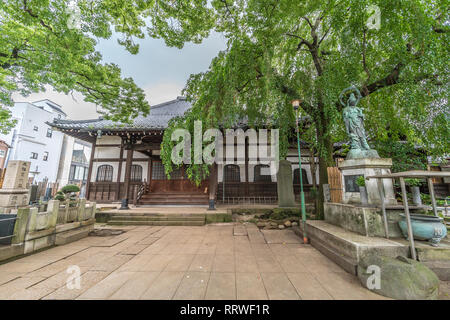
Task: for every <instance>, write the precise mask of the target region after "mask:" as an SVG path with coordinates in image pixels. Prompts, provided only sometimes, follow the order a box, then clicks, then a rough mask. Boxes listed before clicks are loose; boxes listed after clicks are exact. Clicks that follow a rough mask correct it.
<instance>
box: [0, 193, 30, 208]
mask: <svg viewBox="0 0 450 320" xmlns="http://www.w3.org/2000/svg"><path fill="white" fill-rule="evenodd" d="M27 205H28V190H27V189H0V207H23V206H27Z"/></svg>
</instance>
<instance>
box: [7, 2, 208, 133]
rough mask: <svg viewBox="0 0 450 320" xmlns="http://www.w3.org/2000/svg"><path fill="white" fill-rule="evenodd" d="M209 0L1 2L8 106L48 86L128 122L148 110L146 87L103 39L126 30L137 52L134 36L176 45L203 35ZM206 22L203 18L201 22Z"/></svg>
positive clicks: (125, 40)
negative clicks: (113, 59)
mask: <svg viewBox="0 0 450 320" xmlns="http://www.w3.org/2000/svg"><path fill="white" fill-rule="evenodd" d="M205 5H206V0H194V1H160V0H154V1H142V0H127V1H124V0H76V1H65V0H6V1H1V2H0V106H1V105H6V106H11V105H12V104H13V101H12V99H11V94H12V93H14V92H21V93H22V94H24V95H27V94H29V93H31V92H38V91H42V90H44V88H45V86H46V85H49V86H51V87H53V89H54V90H56V91H58V92H63V93H66V94H67V93H69V92H71V91H77V92H80V93H81V94H83V95H84V97H85V101H88V102H93V103H95V104H97V105H98V106H99V107H100V110H102V112H104V113H105V115H106V116H107V117H109V118H111V119H113V120H121V121H127V120H128V119H131V118H133V117H135V116H136V115H137V114H139V113H146V112H148V109H149V105H148V102H147V101H146V100H145V95H144V92H143V91H142V90H141V89H140V88H139V87H137V86H136V84H135V83H134V81H133V80H132V79H131V78H123V77H122V76H121V71H120V69H119V67H118V66H117V65H115V64H102V61H101V60H102V56H101V54H100V53H99V52H97V51H96V50H95V45H96V44H97V39H100V38H110V37H111V35H112V32H113V30H114V32H116V33H117V34H119V35H120V39H119V43H120V44H121V45H123V46H124V47H125V48H126V50H128V51H129V52H130V53H132V54H136V53H137V52H138V49H139V47H138V45H137V44H135V42H134V41H133V39H135V38H144V37H145V34H146V33H147V34H148V35H150V36H151V37H156V38H160V37H161V38H164V39H165V40H166V42H167V44H168V45H172V46H177V47H182V46H183V44H184V42H186V41H193V42H199V41H200V40H201V39H202V38H203V37H205V36H207V34H208V31H209V29H210V28H211V22H212V19H211V18H210V15H209V14H208V10H207V9H204V6H205ZM200 22H201V23H200ZM8 119H9V111H8V109H6V108H1V107H0V127H1V130H2V131H3V132H5V131H7V130H8V129H9V128H10V126H11V124H12V123H11V122H10V121H9V120H8Z"/></svg>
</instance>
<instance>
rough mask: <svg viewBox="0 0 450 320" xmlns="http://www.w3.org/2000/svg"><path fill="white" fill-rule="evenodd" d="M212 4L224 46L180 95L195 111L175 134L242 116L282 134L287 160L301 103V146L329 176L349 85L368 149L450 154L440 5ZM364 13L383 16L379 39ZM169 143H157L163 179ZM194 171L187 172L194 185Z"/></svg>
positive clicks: (240, 0)
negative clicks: (307, 127)
mask: <svg viewBox="0 0 450 320" xmlns="http://www.w3.org/2000/svg"><path fill="white" fill-rule="evenodd" d="M211 5H212V9H208V10H210V11H211V12H210V14H211V17H213V29H214V30H215V31H217V32H222V34H223V35H224V36H225V37H226V39H227V40H228V47H227V49H226V50H225V51H223V52H220V53H219V54H218V56H217V57H216V58H214V59H213V61H212V62H211V65H210V67H209V69H208V70H207V71H206V72H203V73H199V74H195V75H191V77H190V79H189V80H188V82H187V85H186V87H185V89H184V94H185V95H186V96H187V97H188V99H189V100H190V101H191V102H192V103H193V109H192V111H191V112H190V113H188V114H187V115H186V117H184V118H183V119H178V120H177V121H174V122H172V124H171V126H172V127H175V126H179V127H182V128H187V129H189V130H191V128H192V123H193V121H194V120H203V123H204V124H207V126H208V127H214V126H218V125H219V124H220V125H221V126H223V127H231V126H233V124H235V123H236V119H241V118H244V117H246V118H247V119H248V122H249V126H250V127H254V128H258V126H261V125H266V126H268V127H269V128H270V127H271V126H274V127H275V126H279V127H280V129H281V132H280V139H281V146H282V147H281V149H282V152H280V155H281V156H284V155H285V153H284V151H285V150H286V149H287V146H288V143H287V142H288V138H289V136H290V135H292V128H293V125H294V120H295V117H294V114H293V111H292V107H291V105H290V101H291V100H292V99H294V98H300V99H302V101H303V102H302V103H301V112H302V115H303V116H305V115H307V116H308V117H309V119H311V120H310V121H311V128H313V131H312V132H311V131H310V132H309V133H306V132H302V138H303V136H304V135H305V137H307V140H308V141H310V142H312V143H313V145H314V147H315V149H316V150H317V154H318V156H319V157H320V159H321V161H322V164H323V165H322V166H321V168H320V170H321V172H322V173H324V175H323V174H322V173H321V176H325V177H326V166H327V165H330V164H332V161H331V160H332V159H331V155H332V144H333V142H336V141H342V140H343V139H346V136H345V132H344V126H343V121H342V115H341V112H342V106H341V105H340V103H339V101H338V97H339V94H340V92H341V91H342V90H343V89H344V88H346V87H348V86H349V85H350V84H354V85H356V86H357V87H358V88H359V89H360V91H361V93H362V95H363V99H362V100H361V103H360V106H361V107H362V108H363V109H364V112H365V114H366V131H367V134H368V135H369V137H370V140H371V141H378V140H380V141H385V142H386V143H388V142H392V141H397V140H399V138H400V137H401V138H402V140H407V141H409V142H410V143H416V144H419V145H420V146H421V147H422V148H423V150H426V155H442V154H444V153H446V152H447V153H448V150H450V139H449V137H450V131H449V126H448V120H449V119H448V115H449V114H450V112H448V106H447V103H446V102H447V98H448V97H447V95H448V83H449V82H448V74H449V73H448V50H449V47H448V42H449V39H448V26H447V25H446V21H448V20H449V15H448V10H447V9H448V7H447V1H444V0H437V1H422V0H411V1H379V0H340V1H337V0H330V1H315V0H307V1H301V2H299V1H291V0H281V1H273V0H234V1H221V0H214V1H212V2H211ZM370 5H378V6H379V8H380V11H381V28H380V29H379V30H377V29H368V28H367V26H366V22H367V20H368V18H369V15H370V12H368V10H367V9H368V7H369V6H370ZM205 10H206V9H205ZM201 12H202V11H201ZM199 14H201V13H200V12H199ZM207 24H208V25H211V20H208V21H207ZM205 27H206V25H205ZM170 134H171V130H168V131H167V132H166V133H165V137H164V141H163V149H164V150H165V153H166V154H165V155H163V162H164V164H165V165H166V166H167V167H168V171H169V172H170V171H171V170H172V169H171V166H172V164H171V163H170V157H169V152H170V151H169V150H171V147H172V146H173V145H174V143H173V142H171V141H170ZM386 153H387V152H386ZM403 163H404V162H403V161H397V164H398V166H402V165H403ZM408 163H409V160H408ZM190 167H193V166H190ZM198 172H201V171H200V170H197V169H193V170H192V174H193V177H195V176H196V174H197V173H198ZM321 183H325V181H321Z"/></svg>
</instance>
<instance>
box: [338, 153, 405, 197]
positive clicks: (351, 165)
mask: <svg viewBox="0 0 450 320" xmlns="http://www.w3.org/2000/svg"><path fill="white" fill-rule="evenodd" d="M391 167H392V159H382V158H365V159H350V160H344V161H342V162H341V163H339V169H340V170H341V172H342V176H343V177H342V184H343V188H344V190H343V191H344V192H343V202H344V203H352V204H360V203H361V199H360V193H359V187H358V185H356V178H357V177H358V176H364V177H368V176H374V175H379V174H388V173H391ZM382 181H383V187H384V194H385V204H386V205H394V204H397V201H396V200H395V194H394V187H393V184H392V180H391V179H383V180H382ZM366 189H367V196H368V202H369V205H379V204H381V200H380V194H379V191H378V181H377V179H370V180H366Z"/></svg>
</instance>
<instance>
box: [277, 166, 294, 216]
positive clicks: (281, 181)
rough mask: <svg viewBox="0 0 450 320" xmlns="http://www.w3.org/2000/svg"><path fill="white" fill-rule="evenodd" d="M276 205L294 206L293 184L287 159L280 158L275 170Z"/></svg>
mask: <svg viewBox="0 0 450 320" xmlns="http://www.w3.org/2000/svg"><path fill="white" fill-rule="evenodd" d="M277 191H278V206H279V207H280V208H283V207H284V208H286V207H295V197H294V186H293V183H292V166H291V162H290V161H288V160H280V165H279V169H278V172H277Z"/></svg>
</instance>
